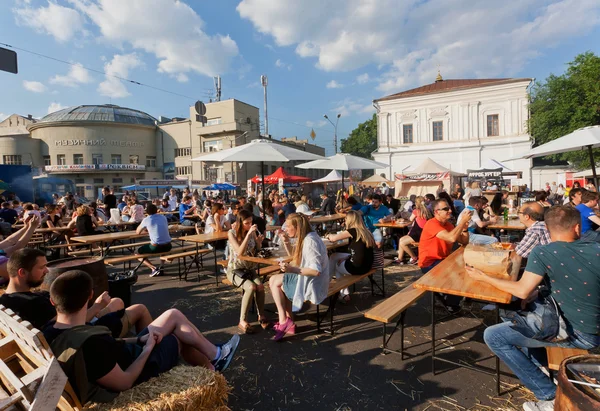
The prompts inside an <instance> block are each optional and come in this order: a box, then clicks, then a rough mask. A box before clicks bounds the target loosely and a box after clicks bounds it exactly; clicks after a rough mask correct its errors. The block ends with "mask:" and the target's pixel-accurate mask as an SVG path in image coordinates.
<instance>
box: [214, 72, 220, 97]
mask: <svg viewBox="0 0 600 411" xmlns="http://www.w3.org/2000/svg"><path fill="white" fill-rule="evenodd" d="M213 79H214V80H215V92H216V95H215V101H221V76H216V77H213Z"/></svg>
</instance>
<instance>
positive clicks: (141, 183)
mask: <svg viewBox="0 0 600 411" xmlns="http://www.w3.org/2000/svg"><path fill="white" fill-rule="evenodd" d="M175 182H177V180H137V181H136V183H135V184H136V185H138V186H170V185H173V184H174V183H175Z"/></svg>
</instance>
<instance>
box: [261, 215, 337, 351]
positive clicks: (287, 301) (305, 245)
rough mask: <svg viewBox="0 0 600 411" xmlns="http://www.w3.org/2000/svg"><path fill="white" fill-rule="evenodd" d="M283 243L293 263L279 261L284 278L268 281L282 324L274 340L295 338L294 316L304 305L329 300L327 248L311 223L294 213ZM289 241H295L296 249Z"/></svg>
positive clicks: (278, 327) (288, 223) (277, 324)
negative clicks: (290, 335)
mask: <svg viewBox="0 0 600 411" xmlns="http://www.w3.org/2000/svg"><path fill="white" fill-rule="evenodd" d="M279 236H280V239H281V242H282V244H283V247H284V249H285V251H286V252H287V254H288V256H289V257H291V261H290V262H289V263H288V262H285V261H280V263H279V266H280V268H281V272H282V274H276V275H274V276H272V277H271V278H270V280H269V286H270V288H271V294H272V295H273V300H274V301H275V305H276V306H277V312H278V313H279V322H278V323H276V324H275V326H274V327H273V328H274V330H275V331H276V334H275V337H274V338H273V340H275V341H279V340H281V339H282V338H283V337H284V336H285V335H286V334H295V332H296V324H295V323H294V321H293V320H292V312H297V311H300V310H301V309H302V306H303V305H304V302H305V301H310V302H311V303H313V304H319V303H321V301H323V300H324V299H325V298H326V297H327V289H328V287H329V258H328V257H327V247H325V243H323V240H321V238H320V237H319V235H318V234H317V233H316V232H315V231H314V230H313V229H312V228H311V226H310V224H309V222H308V219H307V218H306V217H304V216H303V215H301V214H298V213H293V214H290V215H289V216H288V218H287V219H286V220H285V232H283V231H281V232H280V233H279ZM290 239H295V240H296V241H295V245H292V244H291V241H290Z"/></svg>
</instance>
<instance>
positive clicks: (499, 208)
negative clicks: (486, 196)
mask: <svg viewBox="0 0 600 411" xmlns="http://www.w3.org/2000/svg"><path fill="white" fill-rule="evenodd" d="M502 197H503V194H502V192H499V193H496V194H494V198H493V199H492V202H491V203H490V211H491V212H492V213H491V215H492V217H493V216H501V215H502V214H503V213H504V209H505V208H506V206H505V205H504V204H502Z"/></svg>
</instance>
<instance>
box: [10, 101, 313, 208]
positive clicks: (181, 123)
mask: <svg viewBox="0 0 600 411" xmlns="http://www.w3.org/2000/svg"><path fill="white" fill-rule="evenodd" d="M206 109H207V112H206V114H205V116H206V117H207V122H206V123H205V124H203V123H201V122H198V121H197V120H196V112H195V108H194V107H193V106H192V107H190V108H189V113H190V117H189V118H174V119H165V118H164V117H161V118H160V119H156V118H154V117H152V116H151V115H149V114H147V113H144V112H142V111H139V110H134V109H130V108H125V107H119V106H115V105H110V104H108V105H82V106H76V107H69V108H66V109H63V110H60V111H57V112H54V113H51V114H49V115H47V116H45V117H43V118H42V119H39V120H36V119H34V118H32V117H31V116H28V117H23V116H20V115H17V114H13V115H11V116H10V117H8V118H7V119H5V120H4V121H2V122H0V161H1V162H2V164H18V165H31V166H32V167H33V168H34V170H35V173H36V174H43V173H45V174H48V175H55V176H60V177H62V178H67V179H70V180H72V181H73V182H74V183H75V186H76V190H77V194H78V195H81V196H85V197H88V198H96V197H97V196H98V192H99V190H100V189H101V188H102V187H104V186H106V185H108V186H111V187H113V188H114V189H115V191H121V187H124V186H128V185H132V184H135V183H136V182H137V181H139V180H153V179H160V180H164V179H179V180H183V181H182V182H181V183H178V184H177V185H191V186H194V187H196V188H200V187H202V186H205V185H207V184H211V183H222V182H231V183H236V184H240V186H241V187H242V188H245V187H246V180H248V179H251V178H252V177H254V176H255V175H260V170H259V168H260V166H259V164H258V163H253V162H248V163H237V162H229V163H216V162H203V161H191V159H192V158H195V157H199V156H201V155H202V154H206V153H209V152H212V151H219V150H224V149H228V148H230V147H235V146H239V145H242V144H245V143H248V142H250V141H251V140H253V139H256V138H259V136H260V132H259V129H260V126H259V124H260V123H259V110H258V108H256V107H253V106H251V105H248V104H246V103H243V102H241V101H238V100H235V99H230V100H224V101H219V102H214V103H208V104H206ZM278 143H280V144H286V145H292V146H293V147H295V148H298V149H300V150H306V151H309V152H311V153H315V154H319V155H322V156H324V155H325V149H324V148H322V147H318V146H316V145H312V144H309V143H308V140H298V139H296V138H288V139H283V141H278ZM294 165H296V162H290V163H285V164H284V163H277V164H275V163H273V164H271V163H267V164H265V174H270V173H272V172H274V171H275V170H276V168H277V167H279V166H284V167H285V169H286V171H288V172H289V173H292V174H299V175H306V176H308V177H312V178H315V179H316V178H319V177H322V176H323V175H324V171H323V170H301V169H295V168H293V166H294Z"/></svg>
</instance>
